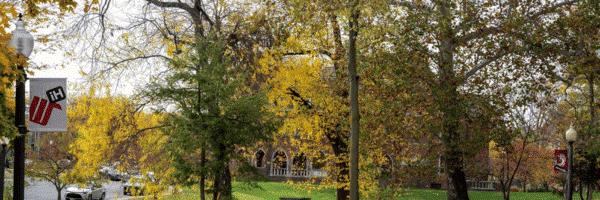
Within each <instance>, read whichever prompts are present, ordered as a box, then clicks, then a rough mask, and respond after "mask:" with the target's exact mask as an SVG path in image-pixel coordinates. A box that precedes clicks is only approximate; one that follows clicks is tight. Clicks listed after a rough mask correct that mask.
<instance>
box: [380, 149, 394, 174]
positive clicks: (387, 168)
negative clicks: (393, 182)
mask: <svg viewBox="0 0 600 200" xmlns="http://www.w3.org/2000/svg"><path fill="white" fill-rule="evenodd" d="M383 159H384V160H383V163H382V164H381V172H382V174H384V175H386V176H389V175H391V174H392V168H393V167H394V163H393V161H392V157H391V156H390V155H387V154H385V155H383Z"/></svg>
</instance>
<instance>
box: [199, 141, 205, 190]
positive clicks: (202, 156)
mask: <svg viewBox="0 0 600 200" xmlns="http://www.w3.org/2000/svg"><path fill="white" fill-rule="evenodd" d="M205 168H206V150H205V148H204V147H203V148H202V150H201V152H200V170H202V171H201V172H200V199H201V200H205V199H206V191H205V188H206V186H205V184H204V182H205V181H206V169H205Z"/></svg>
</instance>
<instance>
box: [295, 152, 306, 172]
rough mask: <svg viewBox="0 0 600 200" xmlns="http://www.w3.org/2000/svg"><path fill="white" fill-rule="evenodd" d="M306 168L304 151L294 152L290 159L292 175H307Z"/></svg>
mask: <svg viewBox="0 0 600 200" xmlns="http://www.w3.org/2000/svg"><path fill="white" fill-rule="evenodd" d="M307 169H308V168H307V162H306V154H304V152H298V153H296V154H295V155H294V159H293V160H292V175H294V176H301V177H304V176H307V175H308V170H307Z"/></svg>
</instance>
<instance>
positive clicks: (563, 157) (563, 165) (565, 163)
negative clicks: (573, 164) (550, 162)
mask: <svg viewBox="0 0 600 200" xmlns="http://www.w3.org/2000/svg"><path fill="white" fill-rule="evenodd" d="M567 155H568V152H567V150H554V173H560V172H563V173H565V172H567V169H568V168H569V159H568V157H567Z"/></svg>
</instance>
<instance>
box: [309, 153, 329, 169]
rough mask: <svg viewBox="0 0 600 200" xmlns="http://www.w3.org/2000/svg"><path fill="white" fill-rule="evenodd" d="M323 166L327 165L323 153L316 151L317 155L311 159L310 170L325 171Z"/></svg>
mask: <svg viewBox="0 0 600 200" xmlns="http://www.w3.org/2000/svg"><path fill="white" fill-rule="evenodd" d="M325 165H327V158H326V157H325V153H323V151H318V152H317V155H316V156H315V157H313V160H312V168H313V169H325Z"/></svg>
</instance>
